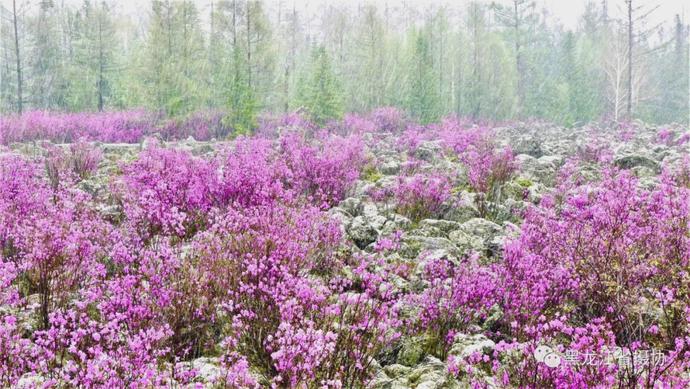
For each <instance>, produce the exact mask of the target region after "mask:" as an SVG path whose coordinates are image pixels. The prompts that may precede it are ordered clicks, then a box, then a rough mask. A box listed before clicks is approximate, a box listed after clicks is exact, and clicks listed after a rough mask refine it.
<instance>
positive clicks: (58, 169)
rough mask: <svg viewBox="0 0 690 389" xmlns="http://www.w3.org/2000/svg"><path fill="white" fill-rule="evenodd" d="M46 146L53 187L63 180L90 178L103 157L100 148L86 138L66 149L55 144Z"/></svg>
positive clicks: (71, 180)
mask: <svg viewBox="0 0 690 389" xmlns="http://www.w3.org/2000/svg"><path fill="white" fill-rule="evenodd" d="M46 148H47V155H46V158H45V167H46V173H47V174H48V179H49V180H50V182H51V186H52V187H53V188H57V187H58V186H60V184H61V183H62V182H63V181H67V182H77V181H80V180H83V179H86V178H88V177H89V176H91V175H92V174H94V173H95V172H96V171H97V170H98V164H99V163H100V161H101V158H102V157H103V154H102V153H101V151H100V149H98V148H97V147H94V146H92V145H91V144H89V143H88V142H86V141H85V140H84V139H80V140H79V141H78V142H77V143H72V144H70V145H69V146H68V147H67V148H66V149H61V148H59V147H56V146H53V145H46Z"/></svg>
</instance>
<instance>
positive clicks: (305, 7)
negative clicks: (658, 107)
mask: <svg viewBox="0 0 690 389" xmlns="http://www.w3.org/2000/svg"><path fill="white" fill-rule="evenodd" d="M2 1H3V2H5V1H8V0H2ZM65 1H66V2H72V3H81V1H82V0H65ZM193 1H194V2H195V3H197V5H198V7H199V9H200V11H201V13H202V17H205V15H206V14H207V13H208V10H209V8H210V4H211V0H193ZM216 1H217V0H216ZM495 1H496V2H498V3H509V0H495ZM535 1H536V3H537V7H538V9H542V8H544V7H546V9H548V10H549V12H550V14H551V15H553V17H555V18H556V19H558V20H559V21H560V22H561V23H562V24H563V25H564V26H565V27H566V28H567V29H574V28H575V27H577V22H578V17H579V16H580V15H581V14H582V12H583V10H584V7H585V4H586V3H587V0H535ZM594 1H595V2H596V3H600V2H601V0H594ZM113 2H114V3H115V4H117V7H118V8H120V9H121V10H122V11H123V12H125V13H126V14H130V15H133V16H135V17H137V18H146V16H147V15H148V12H149V9H150V1H148V0H115V1H113ZM293 2H294V3H295V6H296V8H297V9H298V10H300V11H302V13H303V14H304V13H305V12H306V13H307V14H309V13H310V12H311V13H316V12H317V11H318V10H319V9H321V8H322V7H323V6H327V5H330V4H333V5H345V4H347V5H350V6H353V7H356V6H357V5H360V4H367V3H373V4H377V5H379V6H380V7H381V8H382V9H383V8H384V7H385V6H386V4H387V5H388V6H389V7H395V6H396V5H402V4H407V5H412V6H415V8H419V9H422V8H423V7H425V6H429V5H448V6H449V7H451V8H456V7H460V8H464V5H466V3H469V0H264V4H265V5H266V8H267V9H268V10H269V12H270V10H275V9H277V6H278V4H279V3H282V6H283V7H290V8H291V7H292V4H293ZM485 2H486V3H491V0H486V1H485ZM635 2H636V3H638V2H639V4H641V5H644V6H645V7H654V6H659V8H658V9H657V10H656V11H654V13H653V14H652V18H651V20H650V23H651V24H656V23H661V22H671V21H672V20H673V18H674V16H675V14H680V15H681V16H683V17H684V20H686V21H687V20H688V18H690V1H689V0H637V1H635ZM608 4H609V12H610V13H611V16H612V17H617V16H622V15H623V13H622V11H623V6H624V4H625V1H624V0H608Z"/></svg>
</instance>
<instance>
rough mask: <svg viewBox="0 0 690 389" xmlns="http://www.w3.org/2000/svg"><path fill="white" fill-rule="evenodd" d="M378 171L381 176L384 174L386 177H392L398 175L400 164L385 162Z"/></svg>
mask: <svg viewBox="0 0 690 389" xmlns="http://www.w3.org/2000/svg"><path fill="white" fill-rule="evenodd" d="M379 171H381V174H385V175H387V176H394V175H396V174H398V173H400V162H398V161H386V162H384V163H382V164H381V166H380V168H379Z"/></svg>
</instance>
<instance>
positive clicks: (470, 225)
mask: <svg viewBox="0 0 690 389" xmlns="http://www.w3.org/2000/svg"><path fill="white" fill-rule="evenodd" d="M460 229H461V230H462V231H464V232H466V233H468V234H470V235H475V236H483V237H486V238H487V239H489V240H490V239H491V238H493V236H495V235H497V234H499V233H500V232H501V231H502V230H503V228H501V226H499V225H498V224H496V223H494V222H492V221H489V220H486V219H482V218H474V219H470V220H468V221H466V222H464V223H462V224H461V226H460Z"/></svg>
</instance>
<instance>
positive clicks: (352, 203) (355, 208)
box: [338, 197, 362, 216]
mask: <svg viewBox="0 0 690 389" xmlns="http://www.w3.org/2000/svg"><path fill="white" fill-rule="evenodd" d="M361 203H362V200H360V199H358V198H355V197H348V198H346V199H345V200H343V201H341V202H340V204H338V207H340V208H342V209H343V210H345V212H347V213H349V214H350V215H351V216H359V206H360V204H361Z"/></svg>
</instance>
